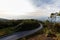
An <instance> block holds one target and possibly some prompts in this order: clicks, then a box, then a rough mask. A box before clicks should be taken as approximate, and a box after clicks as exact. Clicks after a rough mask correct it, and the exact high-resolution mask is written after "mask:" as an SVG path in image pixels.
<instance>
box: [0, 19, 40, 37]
mask: <svg viewBox="0 0 60 40" xmlns="http://www.w3.org/2000/svg"><path fill="white" fill-rule="evenodd" d="M21 23H22V24H21ZM20 24H21V25H20ZM39 26H40V24H39V21H37V20H34V19H26V20H6V21H0V37H1V36H4V35H8V34H12V33H14V32H17V31H25V30H32V29H35V28H37V27H39Z"/></svg>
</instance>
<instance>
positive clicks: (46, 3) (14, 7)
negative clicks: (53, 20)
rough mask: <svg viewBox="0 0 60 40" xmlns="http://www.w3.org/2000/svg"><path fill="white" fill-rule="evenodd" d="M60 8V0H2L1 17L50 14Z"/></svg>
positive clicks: (0, 2)
mask: <svg viewBox="0 0 60 40" xmlns="http://www.w3.org/2000/svg"><path fill="white" fill-rule="evenodd" d="M59 10H60V0H0V17H5V18H14V17H17V16H21V15H28V16H49V15H50V13H52V12H57V11H59Z"/></svg>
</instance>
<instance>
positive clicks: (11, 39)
mask: <svg viewBox="0 0 60 40" xmlns="http://www.w3.org/2000/svg"><path fill="white" fill-rule="evenodd" d="M42 28H43V25H42V24H40V27H38V28H36V29H34V30H29V31H23V32H16V33H14V34H12V35H10V36H6V37H3V38H1V39H0V40H17V39H18V38H22V37H25V36H28V35H31V34H34V33H35V32H37V31H39V30H41V29H42Z"/></svg>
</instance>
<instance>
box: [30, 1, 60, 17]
mask: <svg viewBox="0 0 60 40" xmlns="http://www.w3.org/2000/svg"><path fill="white" fill-rule="evenodd" d="M31 2H32V5H34V6H35V7H36V9H37V10H39V11H40V12H41V13H42V15H44V14H45V16H47V15H48V16H49V15H50V13H52V12H57V11H60V0H31Z"/></svg>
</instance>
